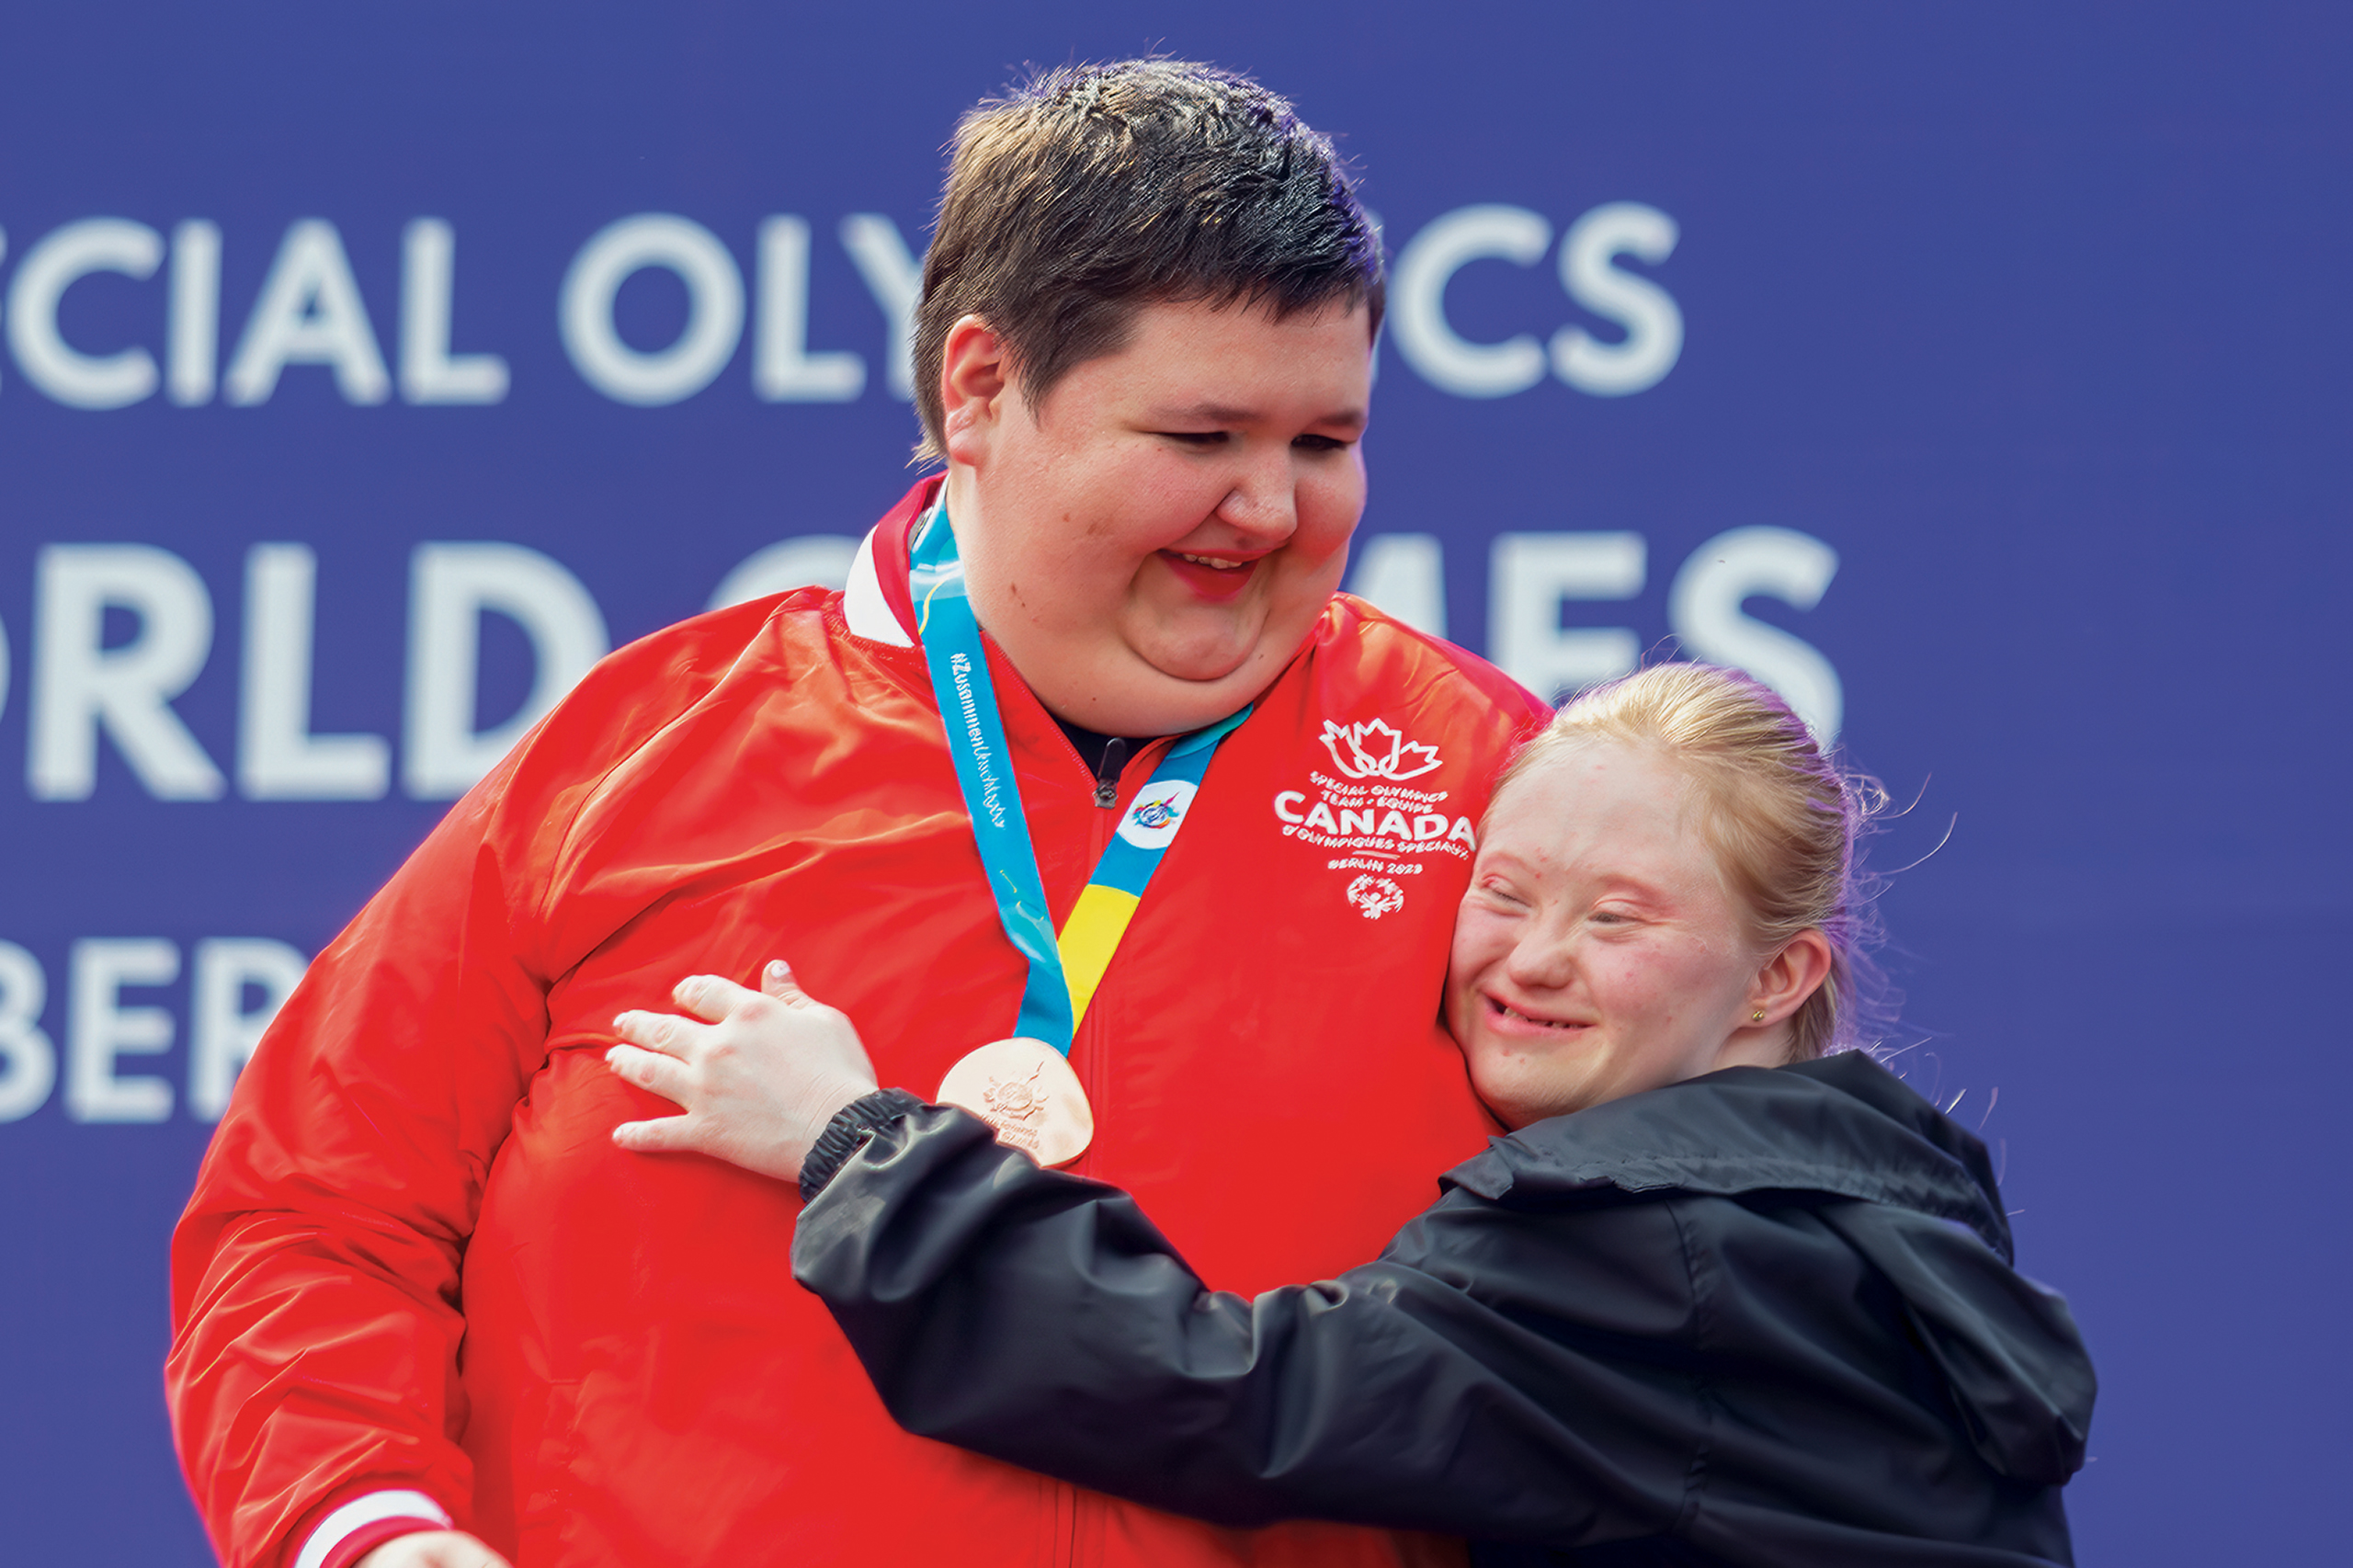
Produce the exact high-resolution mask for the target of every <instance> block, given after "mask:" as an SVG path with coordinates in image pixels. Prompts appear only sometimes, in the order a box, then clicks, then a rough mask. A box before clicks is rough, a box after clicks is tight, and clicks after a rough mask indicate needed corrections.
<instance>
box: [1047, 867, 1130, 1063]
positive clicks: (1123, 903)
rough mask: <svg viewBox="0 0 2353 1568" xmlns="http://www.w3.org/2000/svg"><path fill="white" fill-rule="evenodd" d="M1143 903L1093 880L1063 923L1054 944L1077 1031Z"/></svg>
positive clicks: (1072, 1020)
mask: <svg viewBox="0 0 2353 1568" xmlns="http://www.w3.org/2000/svg"><path fill="white" fill-rule="evenodd" d="M1142 902H1143V901H1142V900H1141V899H1139V898H1138V897H1136V895H1135V894H1133V893H1131V892H1121V891H1120V889H1118V888H1107V887H1105V886H1103V885H1102V884H1101V883H1099V882H1089V883H1087V884H1086V889H1085V891H1083V892H1080V893H1079V895H1078V903H1077V904H1076V905H1075V906H1074V907H1073V908H1072V910H1071V912H1070V918H1069V919H1068V920H1065V921H1063V929H1062V935H1061V936H1059V937H1056V938H1055V941H1054V945H1055V946H1056V947H1057V948H1059V949H1062V955H1063V982H1064V983H1067V984H1068V985H1069V986H1070V1022H1071V1030H1072V1032H1073V1033H1076V1032H1077V1029H1078V1026H1079V1024H1080V1022H1081V1021H1083V1020H1084V1019H1085V1018H1086V1005H1087V1004H1088V1003H1089V1002H1092V1001H1094V1000H1095V988H1096V987H1097V986H1098V985H1100V984H1102V983H1103V971H1105V970H1107V969H1109V968H1110V967H1111V955H1112V954H1113V953H1115V952H1117V951H1119V950H1120V937H1124V936H1126V935H1127V933H1128V922H1129V921H1131V920H1133V919H1134V918H1135V917H1136V905H1137V904H1139V903H1142Z"/></svg>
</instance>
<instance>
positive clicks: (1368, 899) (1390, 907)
mask: <svg viewBox="0 0 2353 1568" xmlns="http://www.w3.org/2000/svg"><path fill="white" fill-rule="evenodd" d="M1348 902H1349V903H1353V904H1355V905H1356V906H1357V907H1358V909H1361V910H1363V911H1364V917H1365V918H1366V919H1367V920H1378V919H1380V918H1381V916H1382V915H1394V914H1396V913H1397V912H1398V911H1399V910H1401V909H1403V908H1404V907H1405V890H1404V888H1401V887H1399V886H1398V885H1397V884H1396V883H1395V882H1392V881H1390V880H1389V879H1388V878H1387V877H1358V879H1357V880H1356V881H1352V882H1350V883H1349V884H1348Z"/></svg>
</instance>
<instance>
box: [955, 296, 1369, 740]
mask: <svg viewBox="0 0 2353 1568" xmlns="http://www.w3.org/2000/svg"><path fill="white" fill-rule="evenodd" d="M1370 336H1371V333H1370V318H1369V316H1368V314H1367V312H1366V311H1365V309H1364V307H1362V306H1358V307H1356V308H1354V309H1342V308H1338V307H1334V308H1331V309H1327V310H1324V311H1321V312H1297V313H1294V314H1292V315H1290V316H1287V317H1284V318H1282V319H1280V320H1277V319H1275V318H1274V317H1273V316H1272V315H1271V314H1270V313H1269V312H1267V311H1265V310H1263V309H1259V308H1253V307H1248V306H1245V305H1242V304H1229V305H1225V306H1213V305H1211V304H1207V303H1202V302H1192V303H1185V304H1170V303H1154V304H1146V305H1143V306H1142V307H1140V308H1139V309H1138V310H1137V312H1136V315H1135V320H1134V325H1133V331H1132V333H1131V335H1130V337H1129V339H1128V341H1127V343H1126V345H1125V346H1124V347H1122V348H1121V349H1120V351H1119V352H1117V353H1114V354H1108V355H1104V356H1101V357H1099V358H1094V359H1090V360H1087V361H1086V362H1085V363H1083V364H1081V365H1079V366H1077V367H1076V368H1074V369H1072V370H1070V371H1069V372H1068V373H1067V374H1066V375H1064V376H1063V378H1062V379H1061V380H1060V381H1057V382H1055V384H1054V386H1053V388H1052V390H1051V392H1049V393H1048V394H1047V396H1046V397H1045V398H1044V399H1043V401H1042V402H1041V403H1038V404H1037V405H1035V406H1032V405H1031V404H1030V403H1029V401H1028V400H1027V399H1026V397H1025V396H1024V395H1023V393H1022V391H1021V387H1020V383H1019V381H1018V378H1017V375H1016V374H1015V373H1014V372H1013V369H1012V367H1011V366H1010V365H1009V364H1008V363H1007V362H1006V358H1005V355H1004V351H1003V347H1002V346H1001V344H1000V343H999V342H998V340H997V338H996V337H995V334H993V333H992V332H990V330H989V329H988V326H987V324H985V323H983V322H982V321H981V320H980V318H978V317H974V316H967V317H965V318H964V319H963V320H961V321H960V322H958V323H957V324H956V325H955V326H954V327H953V328H951V329H950V331H949V335H948V340H947V345H946V350H945V356H944V363H943V367H942V371H941V381H942V389H943V394H944V395H943V402H944V405H945V410H944V426H945V445H946V448H947V450H948V456H949V475H948V510H949V517H952V518H953V519H954V520H955V524H956V533H957V540H958V542H959V545H960V547H961V553H962V555H963V557H964V562H965V576H966V582H967V584H968V587H969V592H970V593H971V596H972V603H973V608H974V609H975V611H976V612H977V613H978V615H979V618H980V620H981V624H982V625H983V626H984V627H986V628H987V629H988V631H989V633H990V635H991V636H993V637H994V638H995V639H996V641H997V643H998V645H999V646H1000V647H1002V648H1003V649H1004V650H1005V653H1006V656H1007V657H1009V658H1010V659H1011V660H1012V661H1013V665H1014V667H1015V668H1016V669H1017V670H1019V671H1020V672H1021V675H1022V677H1023V679H1025V680H1026V681H1028V682H1029V687H1030V689H1031V690H1032V691H1033V692H1035V693H1036V694H1037V696H1038V698H1039V699H1040V701H1042V702H1043V703H1044V704H1045V705H1046V706H1047V707H1048V708H1049V709H1051V710H1052V711H1054V712H1055V713H1057V714H1059V715H1060V716H1062V717H1063V718H1064V719H1068V720H1070V721H1072V722H1074V723H1078V724H1083V725H1085V726H1086V727H1087V728H1089V729H1092V730H1097V731H1099V732H1102V733H1107V734H1125V735H1153V734H1169V733H1177V732H1181V731H1185V730H1192V729H1198V728H1199V727H1200V726H1201V725H1204V724H1207V723H1210V722H1213V721H1215V720H1218V719H1222V718H1223V717H1224V716H1225V715H1227V714H1228V713H1231V712H1233V710H1236V709H1238V708H1240V707H1242V706H1243V705H1244V704H1245V703H1246V702H1248V701H1250V700H1251V699H1254V698H1256V696H1257V695H1258V694H1259V693H1260V692H1261V691H1263V690H1265V689H1266V688H1267V686H1268V685H1270V684H1271V683H1272V682H1273V680H1274V678H1275V676H1276V675H1277V674H1278V673H1279V672H1280V671H1281V669H1282V667H1283V665H1285V664H1286V663H1288V662H1289V660H1290V656H1291V654H1292V653H1294V652H1296V651H1297V649H1298V647H1299V645H1300V643H1301V642H1302V641H1303V640H1304V639H1305V638H1306V636H1307V634H1308V632H1309V631H1310V630H1311V629H1312V628H1313V625H1314V622H1315V618H1316V617H1317V615H1318V614H1320V613H1321V612H1322V610H1323V608H1324V602H1325V601H1326V600H1327V599H1329V598H1330V597H1331V594H1332V591H1333V589H1335V588H1336V587H1337V586H1338V585H1339V580H1340V574H1341V572H1342V570H1343V569H1344V568H1345V567H1346V566H1347V542H1348V536H1349V535H1350V534H1351V533H1352V532H1354V531H1355V528H1356V525H1357V518H1358V516H1359V515H1360V514H1361V513H1362V512H1363V510H1364V494H1365V482H1364V462H1363V458H1362V454H1361V451H1360V449H1359V447H1358V442H1359V440H1360V438H1361V437H1362V436H1363V434H1364V426H1365V419H1366V413H1367V403H1368V401H1369V398H1370V392H1371V376H1372V357H1371V343H1370Z"/></svg>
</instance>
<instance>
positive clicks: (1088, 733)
mask: <svg viewBox="0 0 2353 1568" xmlns="http://www.w3.org/2000/svg"><path fill="white" fill-rule="evenodd" d="M1054 722H1055V723H1057V724H1059V725H1061V726H1062V732H1063V734H1064V735H1066V736H1068V737H1069V738H1070V744H1071V749H1072V750H1074V751H1075V752H1077V753H1078V760H1079V761H1081V762H1083V763H1085V764H1086V770H1087V771H1088V772H1089V773H1092V774H1094V775H1095V803H1096V804H1097V805H1098V806H1105V807H1108V806H1113V805H1117V804H1118V803H1119V799H1120V769H1122V768H1124V767H1127V765H1128V759H1129V758H1130V757H1131V756H1135V754H1136V753H1137V752H1138V751H1140V750H1142V748H1143V747H1144V746H1146V745H1149V744H1152V742H1153V741H1154V740H1156V739H1158V737H1157V736H1154V735H1146V736H1144V737H1143V738H1142V739H1141V740H1138V739H1134V738H1131V737H1130V736H1127V735H1098V734H1097V733H1095V732H1094V731H1093V730H1089V729H1085V728H1082V727H1081V726H1079V725H1077V724H1074V723H1072V722H1070V721H1069V720H1067V719H1065V718H1063V716H1062V715H1060V714H1059V713H1057V714H1055V715H1054ZM1114 748H1117V749H1114Z"/></svg>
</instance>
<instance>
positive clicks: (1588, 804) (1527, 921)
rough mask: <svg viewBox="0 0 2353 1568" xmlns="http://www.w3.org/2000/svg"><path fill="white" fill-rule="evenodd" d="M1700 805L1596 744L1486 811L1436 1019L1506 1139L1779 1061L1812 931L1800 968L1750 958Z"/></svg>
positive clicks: (1641, 753)
mask: <svg viewBox="0 0 2353 1568" xmlns="http://www.w3.org/2000/svg"><path fill="white" fill-rule="evenodd" d="M1697 807H1698V801H1697V800H1696V799H1695V789H1694V786H1693V785H1692V783H1691V781H1690V780H1689V779H1688V778H1687V777H1686V776H1685V775H1684V774H1683V773H1682V772H1681V771H1679V770H1678V769H1677V768H1676V767H1674V766H1673V765H1672V764H1671V763H1670V762H1668V761H1667V760H1666V758H1665V756H1663V755H1662V754H1661V753H1659V752H1658V751H1657V750H1655V749H1654V748H1652V747H1650V746H1646V745H1633V744H1626V743H1623V742H1620V741H1615V740H1607V739H1599V738H1597V739H1594V740H1590V741H1586V742H1581V743H1579V744H1575V745H1573V746H1570V747H1568V748H1566V749H1564V750H1563V751H1561V752H1559V753H1557V754H1555V755H1553V756H1549V757H1546V758H1545V759H1543V760H1542V761H1541V762H1540V763H1538V764H1537V765H1535V766H1534V767H1530V768H1529V770H1528V771H1526V772H1524V773H1522V774H1521V775H1519V776H1518V778H1514V779H1513V780H1512V781H1511V782H1510V783H1509V784H1508V785H1507V786H1506V788H1505V790H1503V792H1502V793H1501V794H1500V795H1499V796H1498V797H1497V798H1496V800H1495V804H1494V807H1493V809H1492V810H1491V811H1490V812H1489V814H1488V818H1487V824H1486V828H1485V831H1484V833H1483V835H1482V842H1481V845H1480V847H1479V858H1478V862H1477V864H1476V865H1475V866H1474V867H1473V868H1472V877H1471V890H1470V892H1467V893H1466V894H1464V895H1463V900H1462V908H1461V914H1460V915H1459V916H1458V917H1457V920H1456V924H1455V928H1454V953H1453V960H1452V963H1451V965H1450V967H1449V976H1448V983H1447V1021H1448V1024H1449V1027H1450V1028H1452V1029H1453V1031H1454V1038H1455V1040H1457V1041H1458V1042H1459V1043H1460V1044H1461V1047H1462V1052H1463V1056H1464V1059H1465V1060H1466V1061H1467V1062H1468V1063H1469V1065H1470V1070H1471V1082H1472V1087H1473V1088H1475V1089H1476V1090H1477V1091H1478V1094H1479V1097H1480V1098H1482V1099H1483V1100H1484V1101H1486V1102H1487V1104H1488V1105H1489V1106H1490V1107H1492V1108H1494V1109H1495V1114H1496V1115H1497V1116H1498V1117H1500V1118H1502V1119H1503V1121H1504V1123H1505V1124H1506V1126H1509V1127H1513V1128H1518V1127H1523V1126H1526V1125H1527V1124H1528V1123H1529V1122H1531V1121H1535V1120H1539V1119H1541V1118H1544V1117H1548V1116H1559V1115H1562V1114H1564V1113H1566V1112H1568V1111H1572V1110H1580V1109H1583V1108H1586V1107H1587V1106H1591V1105H1598V1104H1600V1103H1601V1102H1603V1101H1605V1100H1611V1099H1616V1098H1618V1097H1620V1096H1624V1095H1631V1094H1636V1093H1639V1092H1641V1091H1643V1090H1645V1089H1654V1088H1658V1087H1660V1086H1662V1085H1666V1084H1671V1083H1676V1082H1679V1081H1680V1080H1682V1079H1685V1078H1690V1077H1696V1076H1698V1075H1699V1074H1702V1073H1708V1072H1712V1071H1714V1070H1715V1069H1716V1068H1718V1067H1725V1066H1732V1065H1734V1064H1738V1063H1747V1064H1753V1065H1758V1066H1774V1065H1778V1064H1779V1063H1780V1062H1783V1061H1785V1060H1786V1059H1787V1056H1788V1051H1789V1032H1788V1027H1787V1022H1786V1020H1787V1018H1788V1017H1789V1015H1790V1013H1792V1012H1794V1011H1795V1009H1796V1007H1797V1006H1798V1004H1799V1003H1801V1002H1802V1001H1803V999H1804V995H1805V994H1810V993H1811V991H1812V990H1813V986H1814V985H1816V984H1819V983H1820V980H1821V974H1822V973H1823V972H1824V971H1826V966H1827V956H1826V948H1825V949H1824V950H1823V953H1822V955H1821V957H1820V960H1819V961H1818V962H1817V961H1816V960H1815V958H1814V954H1813V944H1819V942H1820V936H1819V933H1811V934H1809V941H1808V942H1807V943H1793V944H1792V945H1791V946H1792V949H1801V948H1802V949H1803V950H1802V951H1799V952H1796V953H1795V954H1794V955H1791V954H1782V955H1768V954H1765V953H1761V952H1759V951H1758V950H1757V949H1756V948H1755V947H1754V946H1753V944H1752V943H1751V940H1750V938H1749V937H1748V935H1747V932H1746V929H1745V921H1744V918H1743V911H1742V910H1741V908H1740V907H1739V905H1738V903H1737V902H1736V901H1735V900H1734V898H1733V895H1732V893H1731V892H1730V891H1729V890H1728V889H1727V888H1726V887H1725V886H1724V883H1723V881H1722V878H1721V877H1720V876H1719V874H1718V871H1717V866H1716V860H1715V856H1714V853H1713V851H1712V850H1711V847H1710V846H1709V844H1708V842H1707V840H1706V838H1705V837H1704V836H1703V835H1702V834H1701V833H1700V832H1699V812H1698V810H1697ZM1793 960H1794V961H1793ZM1809 976H1810V977H1811V983H1808V977H1809ZM1801 988H1802V989H1801ZM1759 1010H1762V1011H1763V1012H1764V1013H1765V1018H1764V1019H1763V1020H1762V1021H1761V1022H1760V1021H1757V1020H1756V1019H1754V1018H1753V1017H1752V1015H1753V1014H1754V1013H1756V1012H1757V1011H1759Z"/></svg>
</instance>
